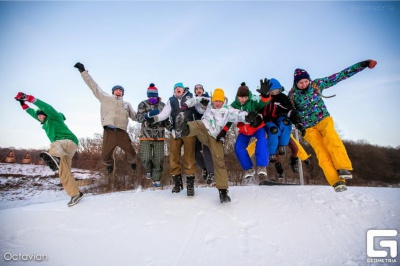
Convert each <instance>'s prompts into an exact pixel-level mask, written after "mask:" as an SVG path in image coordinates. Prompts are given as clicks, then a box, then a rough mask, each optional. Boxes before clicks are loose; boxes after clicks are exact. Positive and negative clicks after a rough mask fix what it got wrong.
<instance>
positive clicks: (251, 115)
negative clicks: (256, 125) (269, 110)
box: [244, 111, 258, 124]
mask: <svg viewBox="0 0 400 266" xmlns="http://www.w3.org/2000/svg"><path fill="white" fill-rule="evenodd" d="M257 115H258V112H256V111H251V112H248V114H247V115H246V116H245V118H244V120H245V121H246V123H248V124H251V123H252V122H253V121H254V119H256V116H257Z"/></svg>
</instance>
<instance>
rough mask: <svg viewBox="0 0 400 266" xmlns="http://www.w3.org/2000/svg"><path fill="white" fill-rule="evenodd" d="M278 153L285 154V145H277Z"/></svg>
mask: <svg viewBox="0 0 400 266" xmlns="http://www.w3.org/2000/svg"><path fill="white" fill-rule="evenodd" d="M278 154H279V155H285V154H286V147H285V146H278Z"/></svg>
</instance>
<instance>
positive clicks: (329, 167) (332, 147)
mask: <svg viewBox="0 0 400 266" xmlns="http://www.w3.org/2000/svg"><path fill="white" fill-rule="evenodd" d="M304 139H305V140H306V141H307V142H308V143H310V145H311V147H313V149H314V151H315V154H316V155H317V159H318V164H319V166H320V167H321V168H322V170H323V172H324V174H325V178H326V180H327V181H328V183H329V184H330V185H331V186H333V185H334V184H335V183H336V182H338V181H343V182H344V179H342V178H339V175H338V173H337V170H338V169H345V170H349V171H350V170H353V167H352V165H351V161H350V159H349V156H348V155H347V151H346V148H345V147H344V145H343V142H342V140H341V139H340V137H339V135H338V134H337V132H336V130H335V127H334V123H333V119H332V117H330V116H328V117H326V118H324V119H323V120H322V121H321V122H319V123H318V124H316V125H315V126H313V127H310V128H307V129H306V135H305V136H304Z"/></svg>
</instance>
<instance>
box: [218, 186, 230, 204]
mask: <svg viewBox="0 0 400 266" xmlns="http://www.w3.org/2000/svg"><path fill="white" fill-rule="evenodd" d="M218 191H219V200H220V201H221V203H226V202H231V198H230V197H229V196H228V190H227V189H218Z"/></svg>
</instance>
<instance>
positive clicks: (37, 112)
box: [36, 109, 47, 116]
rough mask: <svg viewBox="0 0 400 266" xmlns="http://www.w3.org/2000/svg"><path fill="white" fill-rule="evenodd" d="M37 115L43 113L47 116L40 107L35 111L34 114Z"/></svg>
mask: <svg viewBox="0 0 400 266" xmlns="http://www.w3.org/2000/svg"><path fill="white" fill-rule="evenodd" d="M38 115H45V116H47V115H46V113H45V112H43V111H42V110H40V109H39V110H37V111H36V116H38Z"/></svg>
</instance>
